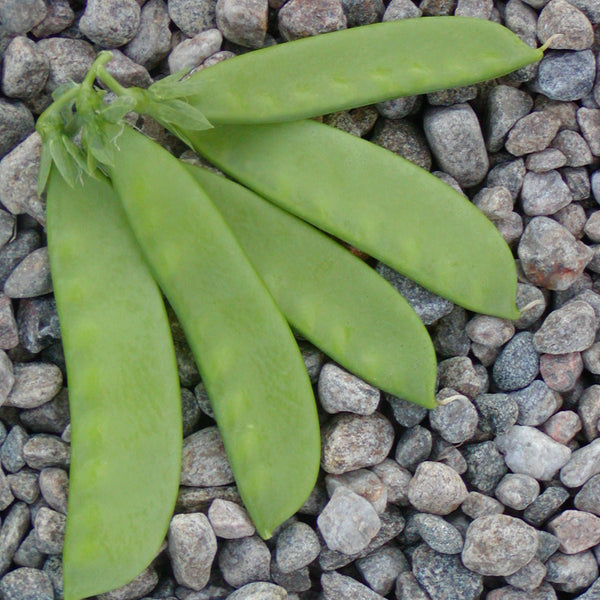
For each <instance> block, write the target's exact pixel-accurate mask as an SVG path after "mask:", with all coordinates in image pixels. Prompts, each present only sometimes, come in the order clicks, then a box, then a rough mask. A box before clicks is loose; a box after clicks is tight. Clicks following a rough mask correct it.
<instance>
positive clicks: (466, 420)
mask: <svg viewBox="0 0 600 600" xmlns="http://www.w3.org/2000/svg"><path fill="white" fill-rule="evenodd" d="M429 422H430V424H431V428H432V429H433V430H434V431H436V432H437V433H439V435H441V436H442V438H443V439H445V440H446V441H448V442H450V443H451V444H462V443H463V442H465V441H467V440H469V439H470V438H471V437H472V436H473V434H474V433H475V430H476V429H477V423H478V415H477V410H476V408H475V407H474V406H473V403H472V402H471V401H470V400H469V399H468V398H467V397H466V396H460V395H459V396H457V397H456V398H455V399H454V400H453V401H452V402H449V403H447V404H441V405H440V406H438V407H436V408H435V409H434V410H432V411H431V412H430V413H429Z"/></svg>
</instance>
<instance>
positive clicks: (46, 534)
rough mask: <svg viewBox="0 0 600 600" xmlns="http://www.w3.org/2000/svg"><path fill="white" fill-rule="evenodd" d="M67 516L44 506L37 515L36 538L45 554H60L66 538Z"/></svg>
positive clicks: (38, 546) (39, 548) (39, 547)
mask: <svg viewBox="0 0 600 600" xmlns="http://www.w3.org/2000/svg"><path fill="white" fill-rule="evenodd" d="M65 523H66V517H65V515H62V514H61V513H58V512H56V511H55V510H51V509H49V508H46V507H45V506H43V507H42V508H40V509H39V511H38V513H37V515H36V516H35V540H36V544H37V548H38V550H39V551H40V552H43V553H44V554H60V553H61V552H62V549H63V543H64V539H65Z"/></svg>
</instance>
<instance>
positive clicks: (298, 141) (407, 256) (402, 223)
mask: <svg viewBox="0 0 600 600" xmlns="http://www.w3.org/2000/svg"><path fill="white" fill-rule="evenodd" d="M189 135H190V139H191V140H192V141H193V143H194V145H195V146H196V148H197V150H198V151H199V152H200V153H201V154H203V155H204V156H205V157H206V158H208V160H210V161H211V162H213V163H214V164H216V165H217V166H218V167H220V168H221V169H222V170H223V171H225V172H226V173H229V174H230V175H231V176H233V177H234V178H236V179H238V180H239V181H240V182H242V183H244V184H245V185H247V186H248V187H250V188H252V189H253V190H255V191H256V192H257V193H259V194H260V195H261V196H263V197H265V198H266V199H268V200H270V201H272V202H273V203H275V204H277V205H279V206H280V207H281V208H283V209H285V210H287V211H289V212H291V213H293V214H295V215H296V216H298V217H300V218H302V219H304V220H306V221H308V222H310V223H312V224H313V225H315V226H317V227H319V228H320V229H323V230H324V231H327V232H329V233H331V234H333V235H335V236H337V237H338V238H340V239H343V240H345V241H347V242H349V243H350V244H352V245H354V246H356V247H357V248H360V249H361V250H364V251H365V252H367V253H368V254H370V255H371V256H374V257H375V258H377V259H378V260H380V261H382V262H384V263H386V264H387V265H389V266H391V267H393V268H394V269H396V270H398V271H399V272H400V273H402V274H404V275H406V276H407V277H409V278H411V279H413V280H414V281H416V282H417V283H419V284H421V285H422V286H424V287H426V288H428V289H429V290H431V291H432V292H435V293H436V294H439V295H440V296H444V297H445V298H448V299H450V300H452V301H453V302H455V303H456V304H459V305H460V306H463V307H465V308H467V309H469V310H473V311H476V312H479V313H486V314H490V315H495V316H499V317H503V318H507V319H516V318H518V315H519V313H518V311H517V308H516V305H515V297H516V289H517V276H516V268H515V264H514V260H513V257H512V254H511V252H510V249H509V248H508V246H507V245H506V243H505V241H504V239H503V238H502V236H501V235H500V234H499V233H498V231H497V229H496V228H495V227H494V225H493V224H492V223H491V222H490V221H489V220H488V219H487V217H486V216H485V215H484V214H483V213H482V212H481V211H480V210H479V209H477V208H476V207H475V206H474V205H473V204H472V203H471V202H469V201H468V200H467V199H465V198H464V197H463V196H461V195H460V194H459V193H458V192H456V191H455V190H454V189H452V188H451V187H450V186H448V185H446V184H445V183H443V182H442V181H440V180H439V179H438V178H437V177H435V176H433V175H431V174H430V173H428V172H427V171H424V170H423V169H421V168H420V167H417V166H416V165H414V164H412V163H411V162H409V161H407V160H405V159H403V158H401V157H399V156H397V155H396V154H393V153H392V152H389V151H388V150H385V149H384V148H381V147H379V146H376V145H374V144H372V143H370V142H367V141H365V140H362V139H360V138H356V137H354V136H352V135H349V134H347V133H344V132H342V131H339V130H337V129H334V128H333V127H328V126H327V125H322V124H320V123H317V122H314V121H298V122H292V123H277V124H270V125H227V126H222V127H218V128H215V129H211V130H209V131H206V132H189Z"/></svg>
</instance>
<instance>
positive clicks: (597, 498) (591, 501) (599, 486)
mask: <svg viewBox="0 0 600 600" xmlns="http://www.w3.org/2000/svg"><path fill="white" fill-rule="evenodd" d="M573 503H574V504H575V507H576V508H578V509H579V510H582V511H586V512H589V513H592V514H594V515H599V516H600V475H594V476H593V477H591V478H590V479H588V480H587V481H586V483H585V485H584V486H583V487H582V488H581V489H580V490H579V492H577V495H576V496H575V499H574V501H573Z"/></svg>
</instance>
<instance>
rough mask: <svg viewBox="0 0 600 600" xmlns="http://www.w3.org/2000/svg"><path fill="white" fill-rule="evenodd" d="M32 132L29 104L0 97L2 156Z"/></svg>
mask: <svg viewBox="0 0 600 600" xmlns="http://www.w3.org/2000/svg"><path fill="white" fill-rule="evenodd" d="M31 133H33V116H32V114H31V112H30V111H29V109H28V108H27V106H26V105H25V104H23V103H22V102H17V101H15V100H12V101H9V100H6V99H3V98H0V158H2V157H3V156H5V155H7V154H8V153H9V152H10V151H11V150H12V149H13V148H15V146H17V145H18V144H19V142H22V141H23V140H24V139H25V138H27V137H28V136H29V135H30V134H31ZM7 208H8V206H7Z"/></svg>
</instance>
